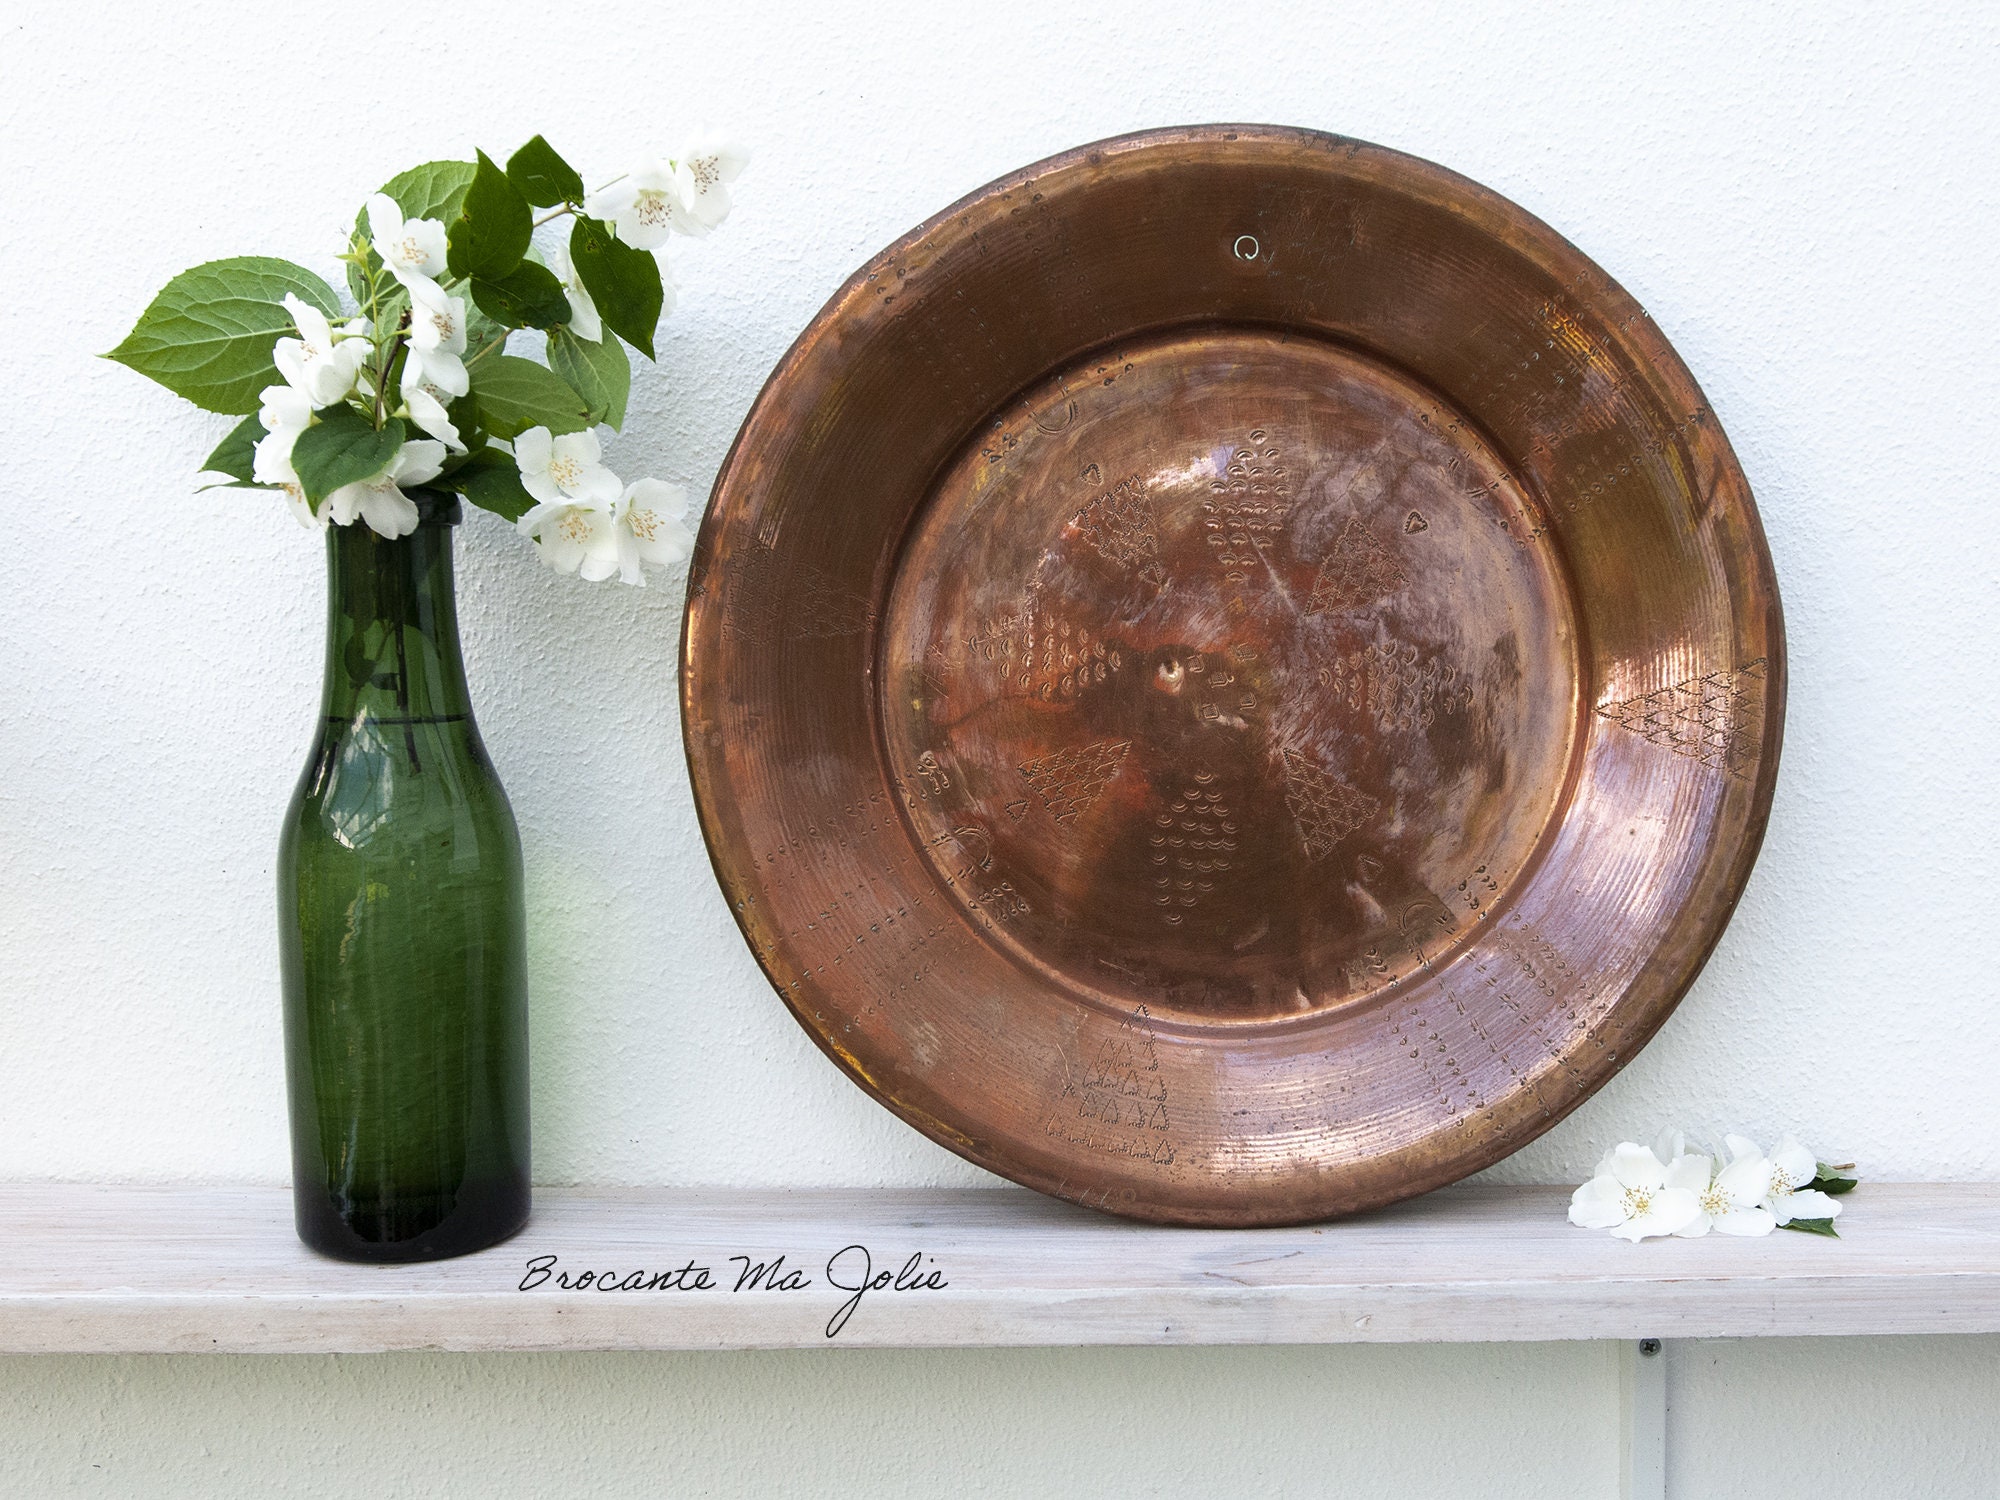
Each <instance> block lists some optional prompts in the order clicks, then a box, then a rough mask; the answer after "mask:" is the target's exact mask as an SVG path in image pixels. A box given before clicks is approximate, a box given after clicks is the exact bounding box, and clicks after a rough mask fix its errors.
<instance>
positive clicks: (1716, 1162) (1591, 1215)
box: [1569, 1131, 1858, 1242]
mask: <svg viewBox="0 0 2000 1500" xmlns="http://www.w3.org/2000/svg"><path fill="white" fill-rule="evenodd" d="M1724 1144H1725V1145H1726V1147H1727V1149H1728V1153H1729V1156H1728V1160H1727V1162H1726V1163H1725V1162H1723V1160H1722V1158H1721V1156H1720V1155H1719V1154H1717V1155H1710V1154H1708V1153H1705V1152H1701V1151H1690V1150H1688V1149H1687V1139H1686V1137H1685V1136H1684V1135H1683V1134H1682V1133H1681V1132H1680V1131H1669V1132H1665V1133H1663V1134H1662V1135H1661V1136H1660V1138H1659V1140H1658V1141H1657V1142H1656V1143H1655V1145H1654V1146H1653V1147H1651V1148H1648V1147H1645V1146H1641V1145H1639V1144H1637V1143H1636V1142H1633V1141H1625V1142H1622V1143H1621V1144H1619V1145H1618V1146H1616V1147H1615V1148H1613V1149H1612V1150H1611V1151H1609V1152H1607V1153H1606V1154H1605V1156H1604V1159H1603V1160H1602V1161H1600V1162H1599V1163H1598V1165H1597V1171H1596V1173H1595V1174H1594V1175H1593V1176H1592V1177H1591V1179H1590V1181H1588V1182H1586V1183H1584V1184H1583V1185H1582V1186H1581V1187H1579V1188H1578V1189H1577V1190H1576V1192H1575V1193H1574V1194H1572V1195H1571V1197H1570V1205H1569V1221H1570V1223H1572V1224H1575V1225H1577V1226H1578V1227H1579V1228H1583V1229H1608V1230H1610V1231H1611V1233H1612V1234H1613V1235H1614V1236H1616V1237H1617V1238H1619V1239H1623V1240H1632V1241H1635V1242H1636V1241H1638V1240H1642V1239H1648V1238H1653V1237H1657V1236H1665V1235H1672V1236H1675V1237H1677V1238H1681V1239H1698V1238H1699V1237H1701V1236H1702V1235H1705V1234H1707V1233H1708V1232H1709V1231H1710V1230H1711V1229H1712V1230H1714V1231H1716V1232H1717V1233H1719V1234H1728V1235H1737V1236H1757V1235H1766V1234H1769V1233H1770V1232H1771V1231H1772V1230H1773V1229H1778V1228H1785V1229H1797V1230H1800V1231H1803V1232H1805V1233H1808V1234H1823V1235H1829V1236H1833V1237H1834V1238H1838V1237H1839V1234H1838V1231H1837V1230H1835V1229H1834V1227H1833V1221H1834V1219H1836V1218H1837V1217H1839V1215H1840V1208H1841V1205H1840V1203H1839V1201H1838V1200H1839V1198H1840V1196H1841V1195H1842V1194H1845V1193H1849V1192H1852V1191H1853V1190H1854V1188H1855V1186H1856V1185H1857V1182H1858V1179H1856V1178H1854V1177H1852V1176H1849V1175H1845V1174H1849V1173H1852V1172H1853V1170H1854V1165H1853V1163H1851V1162H1847V1163H1842V1164H1839V1165H1829V1164H1828V1163H1826V1162H1822V1161H1820V1160H1819V1159H1818V1158H1817V1157H1815V1156H1814V1155H1813V1154H1812V1152H1810V1151H1808V1150H1806V1148H1805V1147H1804V1146H1801V1145H1800V1144H1799V1143H1798V1141H1797V1140H1795V1139H1793V1138H1792V1137H1791V1136H1789V1135H1788V1136H1786V1137H1785V1138H1784V1140H1783V1141H1782V1142H1780V1143H1779V1145H1778V1148H1777V1149H1776V1150H1775V1151H1773V1152H1771V1153H1770V1154H1769V1155H1768V1156H1767V1155H1766V1154H1765V1153H1764V1152H1763V1151H1762V1150H1761V1149H1759V1147H1758V1146H1757V1143H1756V1142H1755V1141H1752V1140H1750V1139H1749V1138H1748V1137H1746V1136H1741V1135H1730V1136H1726V1137H1725V1138H1724Z"/></svg>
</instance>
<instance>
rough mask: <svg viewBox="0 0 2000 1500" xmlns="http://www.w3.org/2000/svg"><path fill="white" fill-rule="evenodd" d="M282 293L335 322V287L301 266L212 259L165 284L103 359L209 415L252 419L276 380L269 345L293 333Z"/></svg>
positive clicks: (260, 259) (259, 258) (257, 258)
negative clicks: (267, 388)
mask: <svg viewBox="0 0 2000 1500" xmlns="http://www.w3.org/2000/svg"><path fill="white" fill-rule="evenodd" d="M287 292H290V293H292V294H293V295H294V296H296V297H298V298H299V299H300V300H301V301H303V302H310V303H311V304H312V305H313V306H314V307H317V308H318V309H319V310H320V311H321V312H323V313H325V314H326V315H327V316H328V317H330V318H331V317H338V316H339V315H340V303H339V301H338V300H336V298H335V297H334V295H333V288H332V287H330V286H328V285H327V284H326V283H325V282H324V281H321V280H320V279H319V278H318V277H317V276H315V275H313V273H312V272H310V271H308V270H306V268H305V267H303V266H295V265H293V264H292V263H291V262H290V261H286V260H273V259H271V258H270V257H268V256H263V255H242V256H237V257H236V258H234V259H232V260H212V261H210V262H208V264H206V265H201V266H196V267H195V268H194V269H193V270H191V271H183V272H181V274H180V275H178V276H176V277H175V278H174V279H173V280H172V281H170V282H168V283H167V284H166V287H165V288H164V289H163V290H162V291H161V292H160V295H159V296H157V297H155V298H154V299H153V301H152V304H151V305H150V306H149V307H148V308H147V309H146V310H145V312H144V313H142V314H140V317H139V322H138V325H137V326H136V327H135V328H133V330H132V331H131V333H129V334H127V335H126V337H125V342H124V343H122V344H120V345H119V346H118V347H117V348H116V349H113V350H112V351H111V352H110V353H109V354H107V355H106V356H105V358H106V359H115V360H117V361H118V363H120V364H121V365H127V366H130V367H131V368H132V369H134V370H137V371H138V372H139V373H140V374H141V375H144V376H145V377H146V378H147V379H149V380H157V381H158V382H159V383H160V384H161V385H163V386H165V387H166V388H167V389H168V390H170V391H172V392H173V393H174V394H175V395H178V396H185V397H186V398H187V399H188V400H190V401H192V402H193V403H194V404H195V405H196V406H200V407H205V408H206V409H208V410H209V411H219V412H226V413H228V414H229V415H231V416H241V415H243V414H244V413H246V412H253V411H255V410H256V409H257V397H258V393H259V392H261V391H262V390H263V389H264V387H265V386H267V385H274V384H276V383H277V380H278V372H277V371H276V370H274V369H273V368H272V367H271V346H272V345H273V344H275V343H277V342H278V340H279V339H280V338H283V337H285V336H287V335H289V334H291V333H293V332H295V331H296V330H295V329H294V327H293V324H292V315H291V314H290V313H289V312H287V311H285V294H286V293H287Z"/></svg>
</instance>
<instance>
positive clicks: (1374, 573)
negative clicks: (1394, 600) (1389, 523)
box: [1306, 516, 1409, 615]
mask: <svg viewBox="0 0 2000 1500" xmlns="http://www.w3.org/2000/svg"><path fill="white" fill-rule="evenodd" d="M1408 582H1409V578H1408V576H1407V575H1406V574H1405V573H1404V572H1403V569H1402V567H1401V565H1400V564H1398V563H1397V561H1396V559H1395V558H1393V557H1391V556H1390V555H1389V551H1388V549H1387V548H1385V547H1384V546H1383V545H1382V544H1381V542H1379V541H1377V540H1376V538H1375V533H1374V532H1372V531H1370V530H1369V529H1368V528H1367V527H1366V526H1364V525H1363V524H1362V523H1361V518H1360V517H1359V516H1356V517H1355V518H1354V519H1353V520H1351V521H1349V522H1348V523H1347V529H1346V530H1345V531H1343V532H1341V534H1340V540H1339V541H1337V542H1335V543H1334V544H1333V551H1332V552H1331V553H1329V554H1328V555H1327V559H1326V561H1325V563H1323V564H1322V565H1321V567H1320V570H1319V576H1318V577H1317V578H1315V579H1314V580H1313V590H1312V598H1311V600H1310V601H1309V602H1308V603H1307V605H1306V613H1307V614H1309V615H1321V614H1328V613H1334V612H1339V611H1343V610H1353V609H1361V608H1364V607H1366V606H1367V605H1370V604H1373V603H1375V602H1376V601H1377V600H1378V599H1382V598H1385V597H1387V596H1388V595H1390V594H1393V593H1395V592H1396V591H1397V590H1398V589H1400V588H1402V587H1403V585H1404V584H1406V583H1408Z"/></svg>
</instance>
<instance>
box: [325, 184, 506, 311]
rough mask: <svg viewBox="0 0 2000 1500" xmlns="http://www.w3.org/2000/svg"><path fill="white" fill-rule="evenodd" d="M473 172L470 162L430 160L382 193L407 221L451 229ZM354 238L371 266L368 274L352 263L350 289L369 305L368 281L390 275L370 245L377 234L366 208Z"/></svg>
mask: <svg viewBox="0 0 2000 1500" xmlns="http://www.w3.org/2000/svg"><path fill="white" fill-rule="evenodd" d="M473 170H474V169H473V165H472V163H471V162H469V161H427V162H425V163H423V164H422V165H421V166H416V167H412V168H410V170H409V171H407V172H398V173H397V174H396V175H395V176H394V177H391V178H390V179H389V180H388V181H387V182H385V183H383V184H382V189H381V190H382V191H383V192H385V193H387V194H388V195H389V196H390V197H391V198H394V199H395V200H396V206H397V207H398V208H400V209H402V211H403V217H404V218H406V219H437V220H439V221H441V222H442V223H444V224H446V225H447V226H448V225H450V224H451V223H452V221H453V220H455V219H456V218H457V217H458V211H459V209H460V208H461V207H463V206H464V204H465V190H466V189H467V188H469V187H471V186H472V173H473ZM354 235H355V239H356V240H357V241H358V242H359V244H358V248H359V249H361V250H363V251H365V252H366V253H367V258H368V265H367V269H366V271H364V270H363V269H362V268H361V267H360V266H356V265H352V264H350V265H349V266H348V268H347V286H348V290H349V291H351V292H353V293H354V300H355V301H356V302H362V303H365V302H367V300H368V282H367V280H366V279H365V278H367V277H380V276H385V275H387V274H388V273H387V272H385V271H384V270H383V269H382V262H381V260H380V258H379V257H377V255H376V254H375V251H374V248H373V247H372V246H371V244H370V243H369V242H370V240H371V239H372V238H373V236H374V231H373V230H372V229H370V228H369V226H368V210H367V208H366V207H364V208H363V209H362V210H361V212H360V213H359V214H357V215H355V219H354Z"/></svg>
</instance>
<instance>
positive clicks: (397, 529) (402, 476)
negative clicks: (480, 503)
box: [320, 438, 444, 537]
mask: <svg viewBox="0 0 2000 1500" xmlns="http://www.w3.org/2000/svg"><path fill="white" fill-rule="evenodd" d="M443 467H444V444H443V443H436V442H431V441H430V440H428V439H426V438H418V439H417V440H416V441H414V442H409V443H405V444H403V446H402V447H401V448H400V449H398V450H397V452H396V456H395V458H394V459H392V460H391V461H390V463H389V467H388V468H387V469H384V470H383V471H382V472H381V473H380V474H377V475H376V476H375V477H374V478H373V479H362V480H358V481H356V482H355V483H353V484H344V485H342V486H341V487H340V488H339V489H337V490H335V491H334V492H333V493H332V494H331V495H328V496H327V497H326V499H325V500H323V501H321V502H320V512H321V515H322V516H323V517H324V518H326V519H329V520H331V521H332V522H333V523H334V524H335V525H337V526H347V525H351V524H352V523H353V521H354V519H355V518H356V517H357V516H358V517H360V518H361V519H362V520H364V521H366V522H367V523H368V525H369V527H370V528H371V529H372V530H374V531H375V532H376V534H377V535H380V536H387V537H398V536H408V535H409V534H410V533H411V532H413V531H415V530H416V529H417V507H416V502H415V501H413V500H411V499H410V497H409V496H408V495H406V494H404V493H403V488H402V487H403V486H404V485H406V484H427V483H429V482H430V481H431V480H433V479H435V478H437V476H438V470H439V469H441V468H443Z"/></svg>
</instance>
